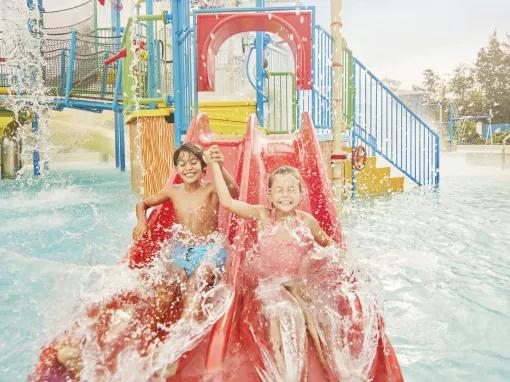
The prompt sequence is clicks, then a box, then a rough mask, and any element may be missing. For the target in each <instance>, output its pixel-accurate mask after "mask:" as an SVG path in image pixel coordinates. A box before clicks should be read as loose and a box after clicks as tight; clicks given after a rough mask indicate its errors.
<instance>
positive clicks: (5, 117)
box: [0, 112, 12, 137]
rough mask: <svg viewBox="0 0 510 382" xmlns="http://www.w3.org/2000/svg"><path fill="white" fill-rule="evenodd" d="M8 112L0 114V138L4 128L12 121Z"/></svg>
mask: <svg viewBox="0 0 510 382" xmlns="http://www.w3.org/2000/svg"><path fill="white" fill-rule="evenodd" d="M9 114H11V113H10V112H5V113H4V112H0V137H2V134H3V132H4V129H5V126H7V124H8V123H10V122H11V121H12V115H9Z"/></svg>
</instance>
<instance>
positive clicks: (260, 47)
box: [255, 0, 265, 127]
mask: <svg viewBox="0 0 510 382" xmlns="http://www.w3.org/2000/svg"><path fill="white" fill-rule="evenodd" d="M264 3H265V0H257V3H256V6H257V8H263V7H264ZM255 48H256V54H257V56H256V60H255V69H256V73H257V79H256V86H257V118H258V120H259V125H260V126H261V127H264V67H263V64H264V32H257V33H256V37H255Z"/></svg>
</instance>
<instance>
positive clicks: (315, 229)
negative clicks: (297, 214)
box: [302, 211, 335, 247]
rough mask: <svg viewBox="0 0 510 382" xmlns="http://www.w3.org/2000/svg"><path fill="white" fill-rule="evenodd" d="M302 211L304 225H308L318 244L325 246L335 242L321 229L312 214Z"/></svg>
mask: <svg viewBox="0 0 510 382" xmlns="http://www.w3.org/2000/svg"><path fill="white" fill-rule="evenodd" d="M302 213H303V215H304V219H303V220H304V221H305V223H306V225H308V228H310V231H311V232H312V235H313V238H314V239H315V241H316V242H317V243H319V245H321V246H323V247H327V246H328V245H333V244H335V241H334V240H333V239H332V238H330V237H329V236H328V235H327V234H326V232H324V231H323V230H322V228H321V226H320V225H319V222H318V221H317V220H316V219H315V218H314V217H313V216H312V215H310V214H308V213H306V212H304V211H302Z"/></svg>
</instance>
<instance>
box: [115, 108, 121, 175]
mask: <svg viewBox="0 0 510 382" xmlns="http://www.w3.org/2000/svg"><path fill="white" fill-rule="evenodd" d="M113 121H114V124H115V167H116V168H119V165H120V144H119V138H120V134H119V113H118V112H114V113H113Z"/></svg>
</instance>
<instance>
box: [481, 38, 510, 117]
mask: <svg viewBox="0 0 510 382" xmlns="http://www.w3.org/2000/svg"><path fill="white" fill-rule="evenodd" d="M475 76H476V81H477V82H478V84H479V86H480V90H481V91H482V93H483V94H484V95H485V98H486V99H487V101H488V104H489V105H488V106H489V108H491V109H492V110H493V113H494V119H493V122H494V123H502V122H508V121H510V51H509V49H508V44H507V43H501V42H500V41H499V40H498V38H497V35H496V32H494V33H493V34H492V35H491V37H490V39H489V45H488V46H487V47H485V48H482V49H481V50H480V51H479V52H478V57H477V60H476V64H475Z"/></svg>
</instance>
